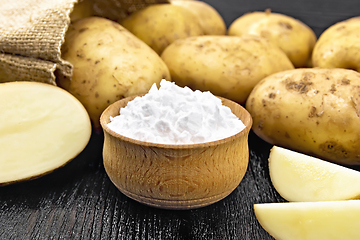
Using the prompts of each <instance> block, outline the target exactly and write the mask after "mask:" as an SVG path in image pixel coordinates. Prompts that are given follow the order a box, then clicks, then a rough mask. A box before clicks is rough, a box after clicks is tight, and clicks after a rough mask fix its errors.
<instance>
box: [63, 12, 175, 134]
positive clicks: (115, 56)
mask: <svg viewBox="0 0 360 240" xmlns="http://www.w3.org/2000/svg"><path fill="white" fill-rule="evenodd" d="M62 57H63V59H65V60H67V61H69V62H70V63H71V64H72V65H73V75H72V78H71V79H68V78H64V77H61V76H59V77H58V79H57V83H58V85H59V86H61V87H63V88H64V89H66V90H67V91H69V92H70V93H72V94H73V95H74V96H75V97H76V98H78V99H79V100H80V102H81V103H82V104H83V105H84V106H85V108H86V110H87V111H88V113H89V115H90V118H91V120H92V123H93V126H94V128H95V130H100V129H101V127H100V115H101V113H102V112H103V111H104V110H105V108H106V107H107V106H109V105H110V104H111V103H113V102H115V101H117V100H120V99H122V98H124V97H128V96H132V95H137V94H143V93H147V92H148V90H149V89H150V88H151V86H152V85H153V84H154V83H157V84H159V83H160V81H161V80H162V79H166V80H170V79H171V77H170V74H169V70H168V68H167V66H166V65H165V63H164V62H163V61H162V59H161V58H160V57H159V55H157V54H156V52H154V51H153V50H152V49H151V48H150V47H149V46H148V45H146V44H145V43H144V42H142V41H141V40H140V39H138V38H137V37H135V36H134V35H133V34H132V33H130V32H129V31H128V30H126V29H125V28H123V27H122V26H121V25H119V24H118V23H116V22H114V21H111V20H108V19H105V18H100V17H90V18H84V19H81V20H78V21H76V22H75V23H73V24H72V25H70V28H69V30H68V31H67V33H66V38H65V43H64V45H63V46H62Z"/></svg>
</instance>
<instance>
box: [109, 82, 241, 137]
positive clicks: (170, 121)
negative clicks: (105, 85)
mask: <svg viewBox="0 0 360 240" xmlns="http://www.w3.org/2000/svg"><path fill="white" fill-rule="evenodd" d="M108 127H109V128H110V129H111V130H113V131H115V132H117V133H119V134H121V135H123V136H126V137H129V138H132V139H137V140H140V141H146V142H153V143H161V144H193V143H203V142H211V141H215V140H219V139H223V138H227V137H230V136H232V135H235V134H236V133H238V132H240V131H242V130H243V129H244V128H245V125H244V124H243V122H242V121H241V120H240V119H239V118H238V117H236V116H235V115H234V114H233V113H232V112H231V110H230V108H229V107H226V106H224V105H222V102H221V100H220V99H219V98H217V97H215V96H214V95H213V94H212V93H210V92H201V91H198V90H196V91H192V90H191V89H190V88H188V87H184V88H181V87H179V86H177V85H175V83H173V82H169V81H166V80H162V81H161V83H160V88H159V89H158V88H157V86H156V84H153V86H152V87H151V89H150V90H149V92H148V93H147V94H145V95H144V96H142V97H136V98H134V99H133V100H132V101H130V102H129V103H128V104H127V106H126V107H124V108H121V109H120V115H118V116H116V117H111V118H110V123H108Z"/></svg>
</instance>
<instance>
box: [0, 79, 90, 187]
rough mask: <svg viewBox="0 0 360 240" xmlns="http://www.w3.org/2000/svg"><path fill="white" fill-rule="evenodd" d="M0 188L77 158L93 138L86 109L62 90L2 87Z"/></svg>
mask: <svg viewBox="0 0 360 240" xmlns="http://www.w3.org/2000/svg"><path fill="white" fill-rule="evenodd" d="M0 112H1V114H0V122H1V125H0V153H1V157H0V166H1V168H0V185H1V184H6V183H11V182H15V181H20V180H25V179H29V178H33V177H37V176H40V175H42V174H45V173H47V172H50V171H53V170H54V169H56V168H58V167H60V166H62V165H64V164H65V163H67V162H68V161H69V160H71V159H73V158H74V157H76V156H77V155H78V154H79V153H80V152H81V151H82V150H83V149H84V148H85V146H86V145H87V143H88V141H89V139H90V136H91V123H90V119H89V116H88V114H87V112H86V110H85V108H84V107H83V106H82V105H81V103H80V102H79V101H78V100H77V99H76V98H74V97H73V96H72V95H71V94H69V93H68V92H66V91H64V90H62V89H60V88H59V87H55V86H51V85H47V84H42V83H34V82H12V83H4V84H0Z"/></svg>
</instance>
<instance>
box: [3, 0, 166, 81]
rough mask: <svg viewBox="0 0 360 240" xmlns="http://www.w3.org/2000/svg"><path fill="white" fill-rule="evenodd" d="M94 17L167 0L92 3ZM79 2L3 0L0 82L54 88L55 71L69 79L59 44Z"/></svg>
mask: <svg viewBox="0 0 360 240" xmlns="http://www.w3.org/2000/svg"><path fill="white" fill-rule="evenodd" d="M93 1H94V11H95V13H96V15H97V16H103V17H107V18H110V19H112V20H116V19H117V18H121V17H124V16H126V15H128V14H130V13H131V12H134V11H137V10H139V9H141V8H143V7H145V6H147V5H149V4H153V3H160V2H167V0H93ZM77 2H78V0H2V1H1V7H0V82H9V81H37V82H45V83H50V84H53V85H56V81H55V72H56V71H60V73H61V74H62V75H65V76H71V74H72V66H71V64H70V63H68V62H66V61H64V60H63V59H61V45H62V44H63V42H64V37H65V34H66V31H67V29H68V26H69V24H70V17H69V16H70V13H71V12H72V10H73V8H74V5H75V4H76V3H77Z"/></svg>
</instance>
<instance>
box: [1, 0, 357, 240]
mask: <svg viewBox="0 0 360 240" xmlns="http://www.w3.org/2000/svg"><path fill="white" fill-rule="evenodd" d="M206 2H208V3H209V4H211V5H212V6H214V7H215V8H216V9H217V10H218V11H219V13H221V15H222V16H223V18H224V20H225V22H226V24H227V26H229V25H230V23H231V22H232V21H233V20H235V19H236V18H237V17H239V16H241V15H242V14H244V13H246V12H249V11H259V10H261V11H262V10H265V9H266V8H271V9H272V11H273V12H281V13H285V14H287V15H290V16H293V17H295V18H298V19H300V20H302V21H303V22H305V23H306V24H308V25H309V26H310V27H311V28H312V29H314V31H315V32H316V34H317V35H318V36H319V35H320V34H321V32H322V31H324V29H326V28H327V27H329V26H330V25H331V24H333V23H335V22H337V21H340V20H344V19H346V18H349V17H352V16H356V15H360V8H359V4H360V2H358V1H355V0H343V1H335V0H331V1H330V0H328V1H326V0H322V1H316V0H312V1H309V0H307V1H295V0H289V1H285V0H274V1H261V0H253V1H248V0H247V1H246V0H222V1H220V0H206ZM102 141H103V136H102V135H95V134H93V136H92V138H91V141H90V143H89V145H88V146H87V148H86V149H85V150H84V151H83V152H82V153H81V154H80V155H79V156H78V157H77V158H76V159H74V160H73V161H71V162H70V163H69V164H67V165H66V166H64V167H63V168H60V169H58V170H56V171H54V172H52V173H50V174H48V175H46V176H43V177H41V178H38V179H35V180H31V181H27V182H22V183H17V184H13V185H9V186H4V187H0V239H180V240H182V239H184V240H191V239H224V240H228V239H256V240H261V239H273V238H272V237H271V236H270V235H269V234H268V233H267V232H266V231H264V230H263V229H262V227H261V226H260V225H259V223H258V222H257V220H256V217H255V215H254V212H253V204H254V203H264V202H282V201H284V200H283V199H282V198H281V197H280V196H279V195H278V193H277V192H276V191H275V190H274V188H273V186H272V184H271V181H270V178H269V173H268V168H267V158H268V155H269V150H270V148H271V145H269V144H267V143H265V142H264V141H262V140H261V139H259V138H258V137H257V136H256V135H255V134H253V133H252V132H251V133H250V136H249V146H250V159H249V166H248V170H247V172H246V174H245V177H244V179H243V180H242V182H241V183H240V185H239V186H238V187H237V188H236V189H235V191H234V192H233V193H231V194H230V195H229V196H228V197H226V198H225V199H223V200H221V201H219V202H217V203H215V204H212V205H210V206H207V207H204V208H199V209H193V210H182V211H179V210H174V211H172V210H162V209H157V208H152V207H148V206H145V205H142V204H140V203H137V202H136V201H133V200H131V199H129V198H127V197H126V196H125V195H123V194H122V193H120V192H119V191H118V190H117V188H116V187H115V186H114V185H113V184H112V183H111V182H110V180H109V178H108V177H107V175H106V173H105V171H104V167H103V164H102ZM0 156H1V154H0ZM0 167H1V166H0Z"/></svg>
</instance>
